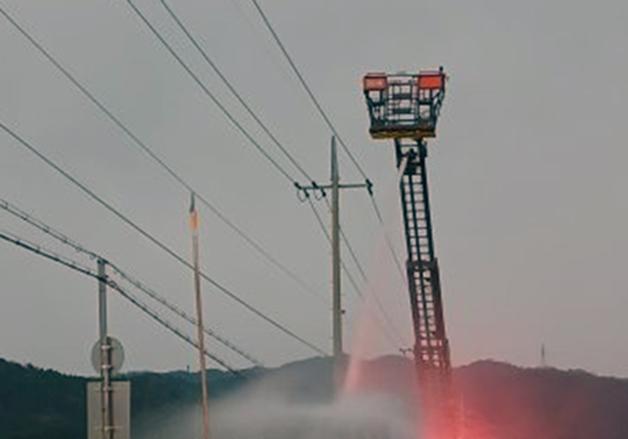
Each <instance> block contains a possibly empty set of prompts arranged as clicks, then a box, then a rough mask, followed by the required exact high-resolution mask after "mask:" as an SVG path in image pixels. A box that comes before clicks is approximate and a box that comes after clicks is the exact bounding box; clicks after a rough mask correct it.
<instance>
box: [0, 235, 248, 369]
mask: <svg viewBox="0 0 628 439" xmlns="http://www.w3.org/2000/svg"><path fill="white" fill-rule="evenodd" d="M0 239H2V240H4V241H6V242H9V243H12V244H14V245H16V246H18V247H21V248H23V249H25V250H28V251H29V252H31V253H34V254H36V255H39V256H42V257H44V258H46V259H48V260H51V261H53V262H56V263H58V264H60V265H62V266H64V267H66V268H69V269H71V270H73V271H76V272H78V273H81V274H84V275H86V276H88V277H92V278H94V279H99V280H104V281H105V282H106V283H107V285H108V286H109V287H110V288H112V289H113V290H115V291H117V292H118V293H119V294H120V295H121V296H122V297H124V298H125V299H127V300H128V301H129V302H131V303H132V304H133V305H135V306H136V307H138V308H139V309H141V310H142V311H144V312H145V313H146V314H147V315H148V316H149V317H151V318H152V319H153V320H155V321H156V322H157V323H159V324H160V325H162V326H163V327H165V328H166V329H168V330H169V331H170V332H172V333H173V334H175V335H176V336H177V337H179V338H181V339H182V340H183V341H185V342H186V343H188V344H190V345H192V346H194V347H197V345H196V342H195V341H194V340H193V339H192V338H191V337H189V336H188V335H186V334H185V333H183V332H182V331H181V330H179V329H178V328H176V327H175V326H174V325H172V324H171V323H170V322H168V321H167V320H165V319H164V318H163V317H161V316H160V315H159V314H158V313H157V312H155V311H154V310H152V309H151V308H150V307H149V306H148V305H146V304H145V303H143V302H142V301H141V300H139V299H138V298H137V297H135V296H134V295H133V294H131V293H129V292H128V291H126V290H125V289H123V288H122V287H120V286H119V285H118V284H116V283H115V282H113V281H112V280H111V279H109V278H107V277H105V279H102V278H101V277H100V276H99V275H98V274H97V273H96V272H95V271H93V270H92V269H90V268H88V267H85V266H84V265H82V264H80V263H78V262H76V261H74V260H72V259H70V258H67V257H65V256H61V255H59V254H57V253H55V252H53V251H51V250H48V249H45V248H44V247H42V246H40V245H38V244H34V243H32V242H30V241H28V240H26V239H23V238H19V237H18V236H16V235H13V234H11V233H9V232H6V231H0ZM204 353H205V355H206V356H207V357H208V358H210V359H212V360H213V361H215V362H216V363H217V364H219V365H221V366H222V367H224V368H225V369H227V370H228V371H229V372H232V373H234V374H237V375H239V374H240V372H238V371H237V370H236V369H235V368H233V367H232V366H230V365H229V364H228V363H227V362H226V361H224V360H222V359H221V358H220V357H218V356H216V355H214V354H212V353H211V352H209V351H208V350H207V349H205V351H204Z"/></svg>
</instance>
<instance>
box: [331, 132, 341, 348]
mask: <svg viewBox="0 0 628 439" xmlns="http://www.w3.org/2000/svg"><path fill="white" fill-rule="evenodd" d="M339 185H340V176H339V172H338V156H337V153H336V137H333V136H332V138H331V251H332V270H331V273H332V276H331V278H332V310H333V314H332V321H333V323H332V333H333V348H334V349H333V351H334V357H335V358H339V357H340V355H342V297H341V294H340V291H341V285H340V282H341V276H340V188H339Z"/></svg>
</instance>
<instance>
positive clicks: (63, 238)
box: [0, 199, 262, 366]
mask: <svg viewBox="0 0 628 439" xmlns="http://www.w3.org/2000/svg"><path fill="white" fill-rule="evenodd" d="M0 208H2V209H4V210H5V211H6V212H8V213H10V214H11V215H13V216H15V217H17V218H19V219H21V220H22V221H24V222H26V223H28V224H30V225H31V226H33V227H35V228H37V229H38V230H40V231H42V232H44V233H45V234H47V235H49V236H51V237H53V238H54V239H56V240H57V241H59V242H61V243H62V244H65V245H67V246H69V247H71V248H72V249H74V250H75V251H76V252H78V253H81V254H84V255H86V256H88V257H89V258H90V259H92V260H98V259H102V260H106V261H107V264H108V265H109V266H110V267H111V268H112V270H113V271H114V272H115V273H116V274H117V275H118V276H120V277H121V278H122V279H123V280H125V281H126V282H128V283H129V284H131V285H133V286H134V287H135V288H137V289H139V290H140V291H142V292H143V293H145V294H146V295H148V296H149V297H151V298H152V299H153V300H155V301H157V302H159V303H160V304H162V305H163V306H165V307H166V308H168V309H169V310H170V311H172V312H173V313H175V314H176V315H178V316H179V317H181V318H182V319H184V320H185V321H187V322H188V323H190V324H192V325H196V319H194V318H193V317H191V316H189V315H188V314H187V313H186V312H185V311H183V310H182V309H180V308H179V307H177V306H175V305H173V304H171V303H170V302H168V301H167V300H166V299H165V298H164V297H163V296H160V295H159V294H158V293H156V292H155V291H154V290H152V289H150V288H149V287H147V286H146V285H145V284H144V283H142V282H141V281H139V280H138V279H137V278H134V277H133V276H131V275H130V274H128V273H126V272H124V271H123V270H122V269H120V268H119V267H118V266H117V265H115V264H114V263H112V262H111V261H109V260H107V259H106V258H104V257H102V255H99V254H97V253H95V252H93V251H91V250H88V249H87V248H86V247H85V246H83V245H82V244H79V243H78V242H76V241H74V240H73V239H71V238H69V237H68V236H67V235H65V234H64V233H62V232H60V231H58V230H56V229H55V228H53V227H51V226H49V225H48V224H46V223H45V222H43V221H41V220H39V219H37V218H35V217H33V216H32V215H30V214H28V213H27V212H25V211H24V210H22V209H20V208H19V207H17V206H15V205H14V204H12V203H9V202H8V201H6V200H3V199H0ZM205 333H206V334H207V335H209V336H210V337H212V338H213V339H215V340H217V341H218V342H220V343H221V344H222V345H224V346H226V347H227V348H229V349H231V350H232V351H233V352H235V353H237V354H238V355H240V356H241V357H242V358H245V359H246V360H248V361H249V362H251V363H252V364H253V365H255V366H262V363H261V362H260V361H259V360H257V359H256V358H255V357H253V356H252V355H251V354H248V353H246V352H245V351H244V350H242V349H241V348H239V347H237V346H236V345H235V344H233V343H232V342H230V341H229V340H227V339H226V338H225V337H224V336H221V335H219V334H218V333H217V332H216V331H214V330H212V329H209V328H207V327H205Z"/></svg>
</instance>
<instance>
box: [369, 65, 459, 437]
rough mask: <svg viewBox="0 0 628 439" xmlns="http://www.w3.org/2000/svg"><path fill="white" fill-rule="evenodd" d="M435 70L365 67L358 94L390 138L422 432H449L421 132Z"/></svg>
mask: <svg viewBox="0 0 628 439" xmlns="http://www.w3.org/2000/svg"><path fill="white" fill-rule="evenodd" d="M446 79H447V78H446V75H445V73H444V71H443V69H442V67H441V68H440V69H439V70H436V71H425V72H420V73H418V74H406V73H403V74H392V75H388V74H385V73H369V74H367V75H366V76H365V77H364V81H363V86H364V95H365V97H366V102H367V105H368V109H369V116H370V133H371V136H372V137H373V138H375V139H393V140H394V144H395V153H396V157H397V167H398V168H400V169H403V173H402V176H401V180H400V183H399V186H400V191H401V205H402V209H403V219H404V226H405V238H406V250H407V255H408V259H407V263H406V270H407V277H408V288H409V293H410V304H411V309H412V321H413V326H414V335H415V345H414V357H415V362H416V368H417V376H418V380H419V385H420V390H421V395H422V399H423V406H424V408H425V409H426V410H425V411H426V413H427V416H428V419H429V421H430V422H428V424H429V427H428V429H429V432H428V436H429V437H437V438H438V439H450V438H453V437H455V436H456V434H455V427H454V425H455V423H456V419H455V418H456V416H455V415H454V410H453V401H452V394H451V363H450V357H449V342H448V340H447V335H446V331H445V321H444V317H443V301H442V296H441V289H440V278H439V270H438V260H437V258H436V256H435V252H434V238H433V232H432V220H431V213H430V199H429V192H428V184H427V170H426V163H425V161H426V158H427V143H426V141H425V139H426V138H433V137H435V136H436V124H437V122H438V116H439V114H440V109H441V105H442V103H443V99H444V97H445V82H446Z"/></svg>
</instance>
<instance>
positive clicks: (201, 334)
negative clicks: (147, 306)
mask: <svg viewBox="0 0 628 439" xmlns="http://www.w3.org/2000/svg"><path fill="white" fill-rule="evenodd" d="M198 222H199V221H198V212H197V211H196V206H195V205H194V193H192V200H191V205H190V229H191V231H192V255H193V259H194V290H195V295H196V321H197V325H196V329H197V335H198V360H199V365H200V371H199V373H200V375H201V397H202V398H203V401H202V407H203V439H209V400H208V391H207V366H206V364H205V329H204V327H203V304H202V300H201V274H200V267H199V252H198Z"/></svg>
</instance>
